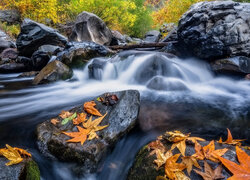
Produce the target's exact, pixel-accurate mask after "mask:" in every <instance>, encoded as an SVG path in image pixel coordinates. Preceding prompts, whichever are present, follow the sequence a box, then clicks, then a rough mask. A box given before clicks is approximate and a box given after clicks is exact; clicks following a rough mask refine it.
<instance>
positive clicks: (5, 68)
mask: <svg viewBox="0 0 250 180" xmlns="http://www.w3.org/2000/svg"><path fill="white" fill-rule="evenodd" d="M26 70H27V67H26V66H25V65H24V64H22V63H16V62H7V63H3V64H1V62H0V73H17V72H23V71H26Z"/></svg>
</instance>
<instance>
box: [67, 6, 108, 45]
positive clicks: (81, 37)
mask: <svg viewBox="0 0 250 180" xmlns="http://www.w3.org/2000/svg"><path fill="white" fill-rule="evenodd" d="M70 41H77V42H82V41H92V42H95V43H98V44H101V45H110V43H111V41H112V33H111V31H110V29H109V28H108V27H107V26H106V24H105V23H104V22H103V20H101V19H100V18H99V17H98V16H96V15H95V14H92V13H89V12H85V11H83V12H82V13H81V14H79V15H78V16H77V18H76V21H75V24H74V27H73V31H72V34H71V35H70Z"/></svg>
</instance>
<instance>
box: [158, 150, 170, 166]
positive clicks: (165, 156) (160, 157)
mask: <svg viewBox="0 0 250 180" xmlns="http://www.w3.org/2000/svg"><path fill="white" fill-rule="evenodd" d="M155 153H156V159H155V160H154V163H155V164H156V165H157V169H159V168H160V167H161V166H162V165H163V164H165V162H166V160H167V159H168V158H170V157H171V156H173V154H172V152H171V151H167V152H166V153H164V152H162V151H161V150H159V149H157V150H156V151H155Z"/></svg>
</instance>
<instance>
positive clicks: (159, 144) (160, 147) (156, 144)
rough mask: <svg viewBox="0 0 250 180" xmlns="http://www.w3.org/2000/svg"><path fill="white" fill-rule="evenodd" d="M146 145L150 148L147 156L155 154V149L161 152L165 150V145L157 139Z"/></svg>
mask: <svg viewBox="0 0 250 180" xmlns="http://www.w3.org/2000/svg"><path fill="white" fill-rule="evenodd" d="M147 147H148V150H152V151H151V152H150V153H149V156H152V155H154V154H156V150H160V151H162V152H165V151H166V148H165V146H164V145H163V144H162V142H161V141H160V140H158V139H157V140H156V141H153V142H151V143H149V144H148V146H147Z"/></svg>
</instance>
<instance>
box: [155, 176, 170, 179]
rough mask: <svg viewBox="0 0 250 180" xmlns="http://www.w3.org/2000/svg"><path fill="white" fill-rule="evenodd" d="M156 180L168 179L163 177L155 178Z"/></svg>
mask: <svg viewBox="0 0 250 180" xmlns="http://www.w3.org/2000/svg"><path fill="white" fill-rule="evenodd" d="M156 180H168V179H167V178H166V177H164V176H157V177H156Z"/></svg>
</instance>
